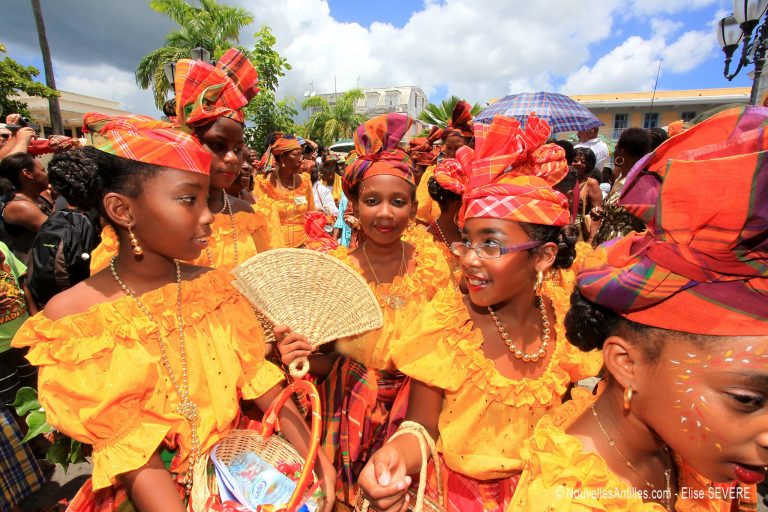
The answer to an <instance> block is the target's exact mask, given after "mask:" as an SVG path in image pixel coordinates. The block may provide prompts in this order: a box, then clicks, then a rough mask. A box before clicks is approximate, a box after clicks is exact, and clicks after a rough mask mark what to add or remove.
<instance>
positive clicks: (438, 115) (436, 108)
mask: <svg viewBox="0 0 768 512" xmlns="http://www.w3.org/2000/svg"><path fill="white" fill-rule="evenodd" d="M459 101H461V98H458V97H456V96H451V97H450V98H446V99H444V100H443V101H441V102H440V103H439V104H435V103H430V104H429V105H427V107H426V108H425V109H424V110H423V111H422V112H421V114H419V121H424V122H425V123H427V124H433V125H436V126H439V127H440V128H445V126H446V125H447V124H448V121H450V120H451V114H452V113H453V109H454V108H455V107H456V104H457V103H458V102H459ZM481 110H482V109H481V108H480V105H479V104H477V103H475V104H474V105H473V106H472V115H473V116H476V115H477V114H479V113H480V111H481Z"/></svg>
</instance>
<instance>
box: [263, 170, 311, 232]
mask: <svg viewBox="0 0 768 512" xmlns="http://www.w3.org/2000/svg"><path fill="white" fill-rule="evenodd" d="M253 195H254V197H255V198H256V204H255V205H254V209H255V210H256V211H257V212H261V213H262V214H264V215H265V216H266V218H268V219H271V218H274V216H275V215H277V216H278V217H279V222H280V231H281V233H282V240H281V241H280V242H279V245H274V246H273V247H277V246H279V247H301V246H302V245H304V243H305V242H306V240H307V235H306V233H305V230H304V214H305V213H307V212H311V211H314V209H315V200H314V197H313V195H312V183H311V181H310V178H309V175H308V174H305V173H302V174H301V185H299V187H298V188H296V189H294V190H288V189H285V188H282V187H275V186H274V185H272V183H271V181H270V179H269V175H266V176H259V177H257V179H256V186H255V187H254V190H253ZM274 236H276V234H275V235H273V237H274Z"/></svg>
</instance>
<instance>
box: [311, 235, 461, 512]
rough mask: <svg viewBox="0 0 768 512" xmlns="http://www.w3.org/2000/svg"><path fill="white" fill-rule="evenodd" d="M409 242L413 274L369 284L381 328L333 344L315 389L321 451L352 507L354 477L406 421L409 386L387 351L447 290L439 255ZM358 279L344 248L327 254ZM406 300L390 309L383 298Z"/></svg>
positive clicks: (445, 267)
mask: <svg viewBox="0 0 768 512" xmlns="http://www.w3.org/2000/svg"><path fill="white" fill-rule="evenodd" d="M421 240H422V241H421V242H411V243H413V244H414V246H415V248H416V255H415V258H416V268H415V269H414V270H413V271H412V272H409V273H407V274H405V275H404V276H398V277H396V278H395V279H394V281H393V282H392V283H385V284H380V285H376V284H375V283H369V285H370V287H371V290H372V291H373V293H374V294H375V295H376V298H377V299H378V300H379V303H380V304H381V308H382V313H383V314H384V324H383V327H382V328H380V329H377V330H375V331H372V332H369V333H366V334H363V335H360V336H355V337H353V338H348V339H345V340H340V341H337V342H336V351H337V352H338V353H339V354H341V356H340V357H339V358H338V359H337V360H336V362H335V363H334V366H333V368H332V370H331V372H330V374H329V375H328V377H327V378H326V379H325V380H324V381H323V382H322V384H321V386H320V395H321V399H322V402H323V447H324V449H325V451H326V453H327V455H328V456H329V458H330V459H331V461H332V462H333V463H334V465H335V466H336V468H337V470H338V471H339V474H338V481H337V490H338V491H339V495H340V498H341V499H342V500H344V501H346V502H348V503H350V502H352V503H353V501H352V500H353V499H354V496H355V493H356V492H357V485H356V482H357V476H358V473H359V472H360V470H362V468H363V466H364V464H365V462H366V461H367V460H368V459H369V458H370V456H371V455H372V454H373V453H374V452H375V451H376V450H377V449H379V448H380V447H381V446H382V445H383V443H384V441H385V440H386V439H387V438H388V437H389V436H390V435H392V434H393V433H394V432H395V430H397V426H398V425H399V424H400V422H402V420H403V418H404V417H405V412H406V410H407V407H408V390H409V381H408V379H406V377H405V376H404V375H403V374H402V373H400V372H399V371H397V369H396V368H395V366H394V364H393V363H392V358H391V355H390V345H391V344H392V343H393V342H394V341H395V340H396V339H397V338H398V337H400V336H401V335H402V332H403V331H404V330H405V329H406V328H407V327H408V326H409V325H410V324H411V323H412V322H413V321H414V320H415V319H416V317H417V316H418V315H419V313H420V311H421V310H422V309H423V308H424V306H425V304H426V303H427V302H428V301H429V300H430V299H432V297H433V296H434V295H435V293H437V291H438V290H441V289H446V288H447V289H451V290H453V287H452V286H451V275H450V271H449V269H448V265H447V264H446V263H445V259H444V258H443V256H442V254H441V253H440V250H439V249H437V247H435V245H434V244H433V243H431V241H429V240H428V239H427V238H426V237H424V238H423V239H421ZM329 254H330V255H332V256H335V257H336V258H338V259H339V260H341V261H342V262H344V263H346V264H347V265H349V266H350V267H352V268H353V269H355V270H356V271H358V272H360V274H361V275H362V270H361V269H360V268H359V267H358V266H357V265H356V263H355V262H353V261H352V259H351V258H350V256H349V252H348V251H347V249H346V248H344V247H340V248H338V249H335V250H333V251H331V252H329ZM388 294H396V295H398V296H400V297H402V298H404V299H405V302H404V304H403V307H402V308H400V309H393V308H392V307H390V306H389V305H387V304H386V303H385V300H384V299H383V297H384V296H386V295H388Z"/></svg>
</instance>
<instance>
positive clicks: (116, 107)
mask: <svg viewBox="0 0 768 512" xmlns="http://www.w3.org/2000/svg"><path fill="white" fill-rule="evenodd" d="M59 93H60V96H59V108H60V109H61V119H62V121H63V123H64V131H65V133H66V135H69V136H71V137H82V135H83V132H82V127H83V114H85V113H86V112H100V113H102V114H107V115H111V116H118V115H126V114H130V112H128V111H126V110H122V109H121V108H120V104H119V103H118V102H117V101H112V100H106V99H103V98H96V97H94V96H86V95H84V94H75V93H73V92H67V91H62V90H59ZM14 99H18V100H19V101H23V102H24V103H26V104H27V107H28V109H29V112H30V114H31V116H30V119H31V120H32V121H33V122H34V123H35V124H38V125H40V134H41V135H44V136H46V137H47V136H49V135H51V133H53V132H52V130H51V114H50V111H49V109H48V99H47V98H40V97H38V96H25V95H21V96H19V97H18V98H14Z"/></svg>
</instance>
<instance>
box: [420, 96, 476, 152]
mask: <svg viewBox="0 0 768 512" xmlns="http://www.w3.org/2000/svg"><path fill="white" fill-rule="evenodd" d="M451 135H459V136H461V137H472V136H473V135H474V133H473V130H472V105H470V104H469V103H467V102H466V101H464V100H461V101H459V102H458V103H456V106H455V107H453V112H452V113H451V120H450V121H448V123H447V124H446V127H445V128H442V129H440V128H438V127H437V126H435V127H434V128H432V131H431V132H429V137H428V141H429V142H430V143H431V144H434V143H435V142H436V141H438V140H442V141H443V142H445V139H447V138H448V137H449V136H451Z"/></svg>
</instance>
